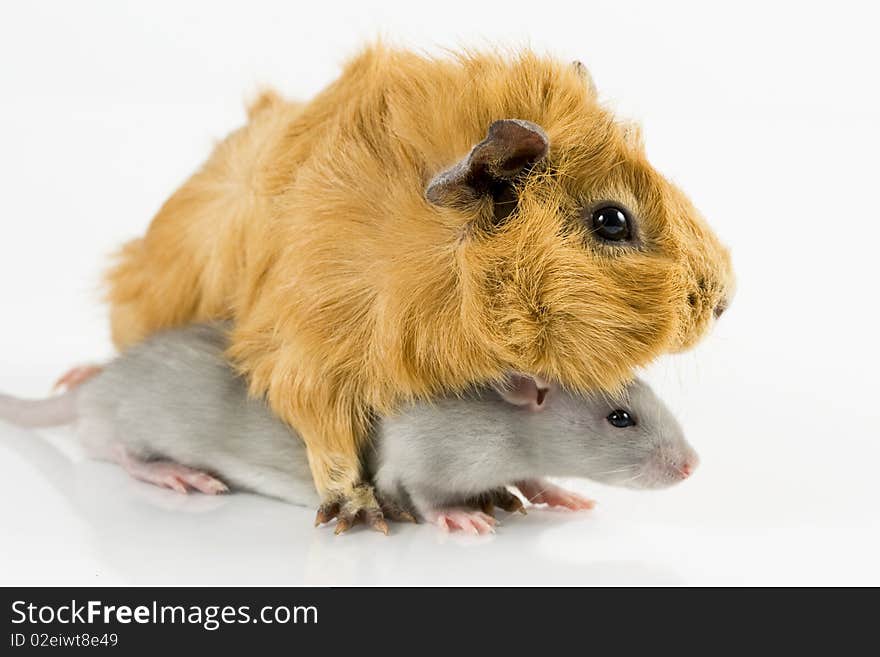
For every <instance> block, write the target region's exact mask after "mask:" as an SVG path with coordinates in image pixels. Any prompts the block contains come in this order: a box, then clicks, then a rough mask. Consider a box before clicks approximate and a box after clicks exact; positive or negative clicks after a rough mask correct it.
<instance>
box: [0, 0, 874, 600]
mask: <svg viewBox="0 0 880 657" xmlns="http://www.w3.org/2000/svg"><path fill="white" fill-rule="evenodd" d="M493 4H494V6H490V5H493ZM656 4H657V3H646V4H645V5H643V6H639V7H635V6H633V5H629V4H627V3H619V2H618V3H608V4H595V5H594V4H593V3H590V5H589V6H588V5H582V6H581V5H579V6H578V7H579V8H578V9H576V10H575V9H571V7H573V5H571V3H560V4H556V3H553V2H547V3H542V5H541V11H540V12H538V13H537V14H536V13H534V11H533V10H534V4H530V5H529V9H528V12H529V13H528V14H525V13H524V12H526V9H525V8H518V7H517V6H516V3H509V2H505V3H486V6H485V7H484V6H483V5H479V6H477V5H474V4H473V3H467V11H466V12H465V9H464V5H463V4H462V5H459V4H457V3H454V2H452V3H444V7H445V10H444V11H439V12H431V14H430V17H428V16H427V15H426V14H422V13H419V12H424V11H427V9H419V8H417V7H414V6H412V3H393V2H384V3H382V4H381V7H379V6H374V7H371V6H368V3H352V4H350V5H349V4H344V3H338V2H337V3H332V5H327V7H326V8H324V7H313V8H311V9H308V10H302V9H300V10H299V13H297V14H294V13H293V11H294V9H293V7H294V3H277V4H269V3H256V4H255V3H248V4H247V7H248V9H247V10H245V8H244V7H245V5H244V4H240V5H237V6H236V7H232V6H226V5H221V4H220V3H210V4H204V5H195V4H191V3H181V2H174V3H168V4H163V3H150V5H149V6H147V5H143V4H140V3H127V2H106V3H90V4H87V5H84V4H80V3H62V2H58V3H39V4H37V3H33V4H31V5H22V4H21V3H19V4H18V5H17V6H15V5H12V4H4V5H3V7H2V9H0V62H3V64H0V75H2V78H0V83H2V84H0V95H2V102H0V143H2V144H3V148H2V150H0V180H3V186H2V189H3V193H2V195H0V216H2V219H0V300H2V306H0V307H2V311H0V312H2V322H0V390H3V391H8V392H14V393H16V394H20V395H29V396H39V395H42V394H44V393H45V392H46V391H47V389H48V387H49V385H50V383H51V381H52V380H53V379H54V378H55V377H57V375H58V374H59V373H60V372H61V371H63V370H64V369H65V368H66V367H68V366H69V365H71V364H74V363H78V362H82V361H91V360H100V359H102V358H105V357H107V356H109V355H110V353H111V348H110V345H109V340H108V335H107V320H106V310H105V308H104V307H103V306H102V305H101V304H100V300H99V299H100V295H99V292H98V281H99V276H100V271H101V270H102V268H103V267H104V266H105V265H106V263H107V254H108V253H110V252H111V251H112V250H113V249H114V248H115V247H116V246H117V245H118V244H120V243H121V242H122V241H123V240H124V239H127V238H130V237H133V236H135V235H137V234H139V233H140V232H142V231H143V229H144V227H145V226H146V224H147V222H148V221H149V218H150V216H151V215H152V213H153V212H154V211H155V209H156V208H157V207H158V205H159V204H160V203H161V202H162V201H163V200H164V198H165V197H166V196H167V195H168V194H169V193H170V192H171V190H172V189H173V187H174V185H175V184H177V183H178V182H179V181H180V180H181V179H182V178H183V177H184V176H186V175H187V174H188V173H189V172H190V171H191V170H192V169H193V168H194V167H195V166H196V165H197V164H198V162H199V161H200V160H201V159H202V158H203V157H204V155H205V154H206V152H207V150H208V148H209V147H210V144H211V140H212V139H213V138H214V137H216V136H220V135H222V134H224V133H225V132H226V131H228V130H229V129H231V128H234V127H235V126H236V125H237V124H239V123H240V122H241V121H242V120H243V112H242V111H241V102H240V99H241V97H242V96H243V95H245V94H246V93H247V92H248V91H250V90H252V89H254V88H255V87H256V86H257V84H258V83H260V82H267V81H269V82H272V83H274V84H277V86H279V87H280V88H281V89H282V90H284V91H285V92H286V93H288V94H289V95H293V96H307V95H309V94H311V93H313V92H314V91H315V90H316V89H318V88H319V87H320V86H321V85H323V84H324V83H326V82H327V81H329V80H330V79H331V78H332V77H333V75H334V73H335V71H336V64H337V62H338V61H339V59H340V58H342V57H343V56H344V55H346V54H348V53H350V52H351V51H352V50H353V48H354V47H355V45H356V44H357V43H358V42H359V40H361V39H362V38H367V37H370V36H372V35H374V34H375V33H376V32H377V31H379V30H380V29H381V30H383V31H384V32H385V33H387V34H391V35H392V36H397V35H399V36H400V38H401V39H402V40H403V41H405V42H407V43H414V44H416V45H427V44H428V43H442V44H447V45H448V44H454V43H461V42H475V41H476V42H477V43H484V42H495V41H497V40H499V39H504V40H506V41H507V42H508V43H509V42H522V41H523V40H524V37H525V36H528V37H529V38H530V40H531V42H532V43H533V44H534V45H535V46H537V47H539V48H543V49H548V50H553V51H554V52H558V53H560V54H561V55H562V56H571V57H572V58H575V57H577V58H580V59H582V60H583V61H584V62H585V63H586V64H587V65H588V66H590V67H591V69H592V70H593V74H594V77H595V78H596V82H597V84H598V85H599V88H600V90H602V92H603V94H604V95H605V96H606V97H608V98H611V99H613V100H614V104H615V106H616V107H618V108H620V110H621V112H622V113H623V114H625V115H628V116H633V117H635V118H637V119H639V120H641V121H642V122H643V125H644V131H645V135H646V139H647V145H648V151H649V154H650V156H651V157H652V159H653V161H654V162H655V164H656V165H657V166H658V167H659V168H661V169H662V170H663V171H665V172H668V173H669V174H670V175H671V176H672V177H673V178H675V179H676V180H678V181H679V182H681V183H682V184H683V186H684V188H685V189H686V190H687V191H688V192H689V193H690V194H692V196H693V198H694V200H695V202H696V204H697V205H698V206H699V207H700V208H701V209H702V210H703V212H704V213H705V214H706V215H707V216H708V217H709V219H710V221H711V222H712V224H713V225H714V226H715V227H716V228H717V230H718V232H719V233H720V234H721V236H722V237H723V238H724V240H725V241H726V242H727V243H729V244H730V245H731V247H732V249H733V254H734V260H735V263H736V268H737V271H738V276H739V289H738V294H737V298H736V300H735V302H734V303H733V305H732V307H731V309H730V311H729V312H728V314H727V315H725V316H724V318H723V320H722V321H721V322H720V323H719V325H718V327H717V329H716V330H715V331H714V333H713V334H712V335H711V336H710V337H709V338H708V339H707V340H706V341H705V342H704V343H703V344H702V345H700V346H699V347H698V348H697V349H695V350H693V351H692V352H689V353H687V354H683V355H679V356H672V357H668V358H665V359H663V360H662V361H661V362H660V363H658V364H657V365H656V366H655V367H653V368H651V369H650V370H649V371H648V372H647V378H648V379H649V380H650V381H651V382H652V383H653V384H654V385H655V386H656V388H657V390H658V391H659V392H660V394H661V395H662V396H663V397H664V398H665V399H666V400H667V401H668V402H669V404H670V405H671V407H672V408H673V409H675V410H676V411H677V412H678V413H679V414H680V417H681V419H682V422H683V424H684V426H685V429H686V430H687V432H688V435H689V437H690V439H691V442H692V443H693V444H694V445H695V446H696V448H697V449H698V451H699V452H700V454H701V457H702V465H701V466H700V468H699V470H697V472H696V474H695V475H694V476H693V478H692V479H691V480H690V481H688V482H686V483H685V484H683V485H682V486H680V487H679V488H677V489H674V490H670V491H667V492H661V493H644V492H630V491H621V490H612V489H606V488H602V487H600V486H598V485H592V484H589V483H578V484H577V486H578V489H579V490H581V491H583V492H586V493H588V494H591V495H594V496H595V497H596V498H597V499H598V500H599V502H600V505H599V507H598V508H597V509H596V510H595V511H593V512H587V513H583V514H580V515H577V516H574V515H569V514H564V513H559V512H553V511H545V510H536V511H533V512H531V513H530V514H529V515H528V516H527V517H519V516H515V517H502V522H503V524H502V526H501V528H500V530H499V531H498V533H497V534H496V535H495V536H493V537H490V538H488V539H477V538H469V537H456V536H446V537H444V536H443V535H441V534H440V533H438V532H437V531H436V530H434V529H433V528H431V527H425V526H420V527H409V526H407V527H395V528H394V529H395V532H394V535H393V536H390V537H387V538H386V537H383V536H380V535H377V534H371V533H368V532H364V531H356V532H351V533H350V534H349V535H346V536H344V537H341V538H337V537H334V536H333V533H332V531H331V530H329V529H327V528H324V529H320V530H316V529H312V527H311V520H312V518H313V510H311V509H299V508H296V507H291V506H287V505H284V504H281V503H278V502H274V501H271V500H264V499H259V498H256V497H253V496H247V495H231V496H228V497H223V498H208V497H204V496H198V495H191V496H189V497H182V496H179V495H177V494H175V493H172V492H170V491H163V490H159V489H155V488H152V487H150V486H147V485H145V484H141V483H138V482H134V481H130V480H129V479H127V478H126V476H125V475H124V474H123V473H122V472H121V471H118V470H117V469H115V468H114V467H112V466H110V465H106V464H101V463H94V462H90V461H87V460H84V459H82V457H81V455H80V454H79V453H78V450H77V449H76V448H75V446H74V445H73V444H72V442H71V435H70V434H69V433H68V432H66V431H64V430H53V431H52V432H44V433H40V434H37V433H33V432H25V431H22V430H19V429H16V428H13V427H10V426H9V425H5V424H0V520H2V523H3V531H2V534H3V540H2V541H0V585H2V584H126V583H138V584H178V583H179V584H221V583H229V584H245V583H259V584H422V583H431V584H517V583H520V584H874V585H878V584H880V566H878V563H877V554H880V513H878V503H880V495H878V492H877V477H876V471H877V463H878V461H880V430H878V426H880V411H878V403H877V385H876V379H875V376H876V372H877V371H878V364H880V363H878V353H877V352H878V350H877V346H876V345H877V338H876V333H877V319H878V310H877V282H878V275H877V256H876V252H877V243H878V238H880V229H878V226H880V221H878V220H880V217H878V214H880V212H878V210H877V202H876V198H875V197H876V191H875V190H876V188H877V166H876V156H877V152H878V147H880V138H878V127H877V121H876V119H877V116H878V114H880V102H878V95H877V94H878V92H877V88H876V85H874V84H872V83H870V80H872V79H873V78H874V77H875V76H874V72H873V70H872V69H871V67H872V66H873V65H872V64H871V63H872V62H876V61H877V60H878V56H880V53H878V48H877V46H876V40H875V39H874V35H873V31H872V30H873V25H875V24H876V17H874V16H871V15H869V12H870V11H871V10H870V9H864V8H862V9H856V7H858V6H859V5H856V4H852V5H850V4H849V3H835V7H834V11H833V13H828V14H825V13H824V12H821V11H819V10H814V9H804V8H802V7H801V6H800V5H799V4H798V5H795V6H796V7H797V9H796V10H794V11H795V13H796V15H793V14H792V10H790V9H786V8H783V7H779V6H776V5H774V7H768V6H766V4H762V5H760V11H759V10H758V5H756V6H755V8H751V7H749V6H748V5H747V4H745V5H741V4H738V5H737V9H736V11H735V12H733V11H732V10H731V13H729V14H723V13H718V10H717V9H715V8H712V9H709V8H705V9H704V8H702V6H703V5H702V4H697V3H695V4H694V5H693V6H683V5H675V4H674V3H662V4H663V6H662V8H661V7H659V6H657V7H655V5H656ZM499 6H501V7H502V8H503V9H504V11H499ZM524 7H525V6H524ZM304 11H308V12H311V14H304V13H303V12H304ZM652 12H657V13H652ZM465 15H466V16H467V19H466V20H465V19H464V18H462V17H463V16H465ZM524 15H528V16H529V20H528V21H527V22H526V21H524V20H523V18H522V17H523V16H524ZM428 18H430V20H428ZM74 28H75V29H74Z"/></svg>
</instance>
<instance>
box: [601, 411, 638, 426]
mask: <svg viewBox="0 0 880 657" xmlns="http://www.w3.org/2000/svg"><path fill="white" fill-rule="evenodd" d="M605 419H606V420H608V423H609V424H610V425H611V426H613V427H617V428H618V429H623V428H624V427H634V426H636V421H635V420H634V419H633V417H632V415H630V414H629V413H627V412H626V411H625V410H623V409H622V408H618V409H617V410H616V411H611V412H610V413H609V414H608V417H606V418H605Z"/></svg>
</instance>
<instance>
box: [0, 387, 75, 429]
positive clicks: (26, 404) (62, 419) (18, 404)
mask: <svg viewBox="0 0 880 657" xmlns="http://www.w3.org/2000/svg"><path fill="white" fill-rule="evenodd" d="M76 397H77V391H76V390H70V391H68V392H65V393H64V394H61V395H57V396H55V397H47V398H46V399H19V398H18V397H11V396H9V395H2V394H0V420H6V421H7V422H11V423H12V424H17V425H18V426H20V427H29V428H34V427H54V426H58V425H60V424H70V423H71V422H73V421H74V420H75V419H76V417H77V412H76Z"/></svg>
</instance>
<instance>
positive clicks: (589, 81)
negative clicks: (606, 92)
mask: <svg viewBox="0 0 880 657" xmlns="http://www.w3.org/2000/svg"><path fill="white" fill-rule="evenodd" d="M571 65H572V66H574V70H575V71H577V74H578V75H579V76H580V78H581V80H583V81H584V84H585V85H586V87H587V90H588V91H589V92H590V95H591V96H592V97H593V98H595V97H596V96H598V95H599V92H598V91H597V90H596V83H595V82H593V76H592V75H590V71H589V70H587V67H586V66H584V64H583V62H580V61H578V60H575V61H573V62H572V63H571Z"/></svg>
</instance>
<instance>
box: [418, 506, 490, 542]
mask: <svg viewBox="0 0 880 657" xmlns="http://www.w3.org/2000/svg"><path fill="white" fill-rule="evenodd" d="M425 517H426V518H427V520H428V522H431V523H433V524H435V525H437V526H438V527H439V528H440V529H442V530H443V531H444V532H449V531H456V530H458V531H463V532H468V533H472V534H476V535H477V536H483V535H485V534H494V533H495V525H497V524H498V521H497V520H495V518H493V517H492V516H490V515H488V514H486V513H483V512H482V511H476V510H474V509H462V508H453V509H435V510H433V511H429V512H428V513H426V514H425Z"/></svg>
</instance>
